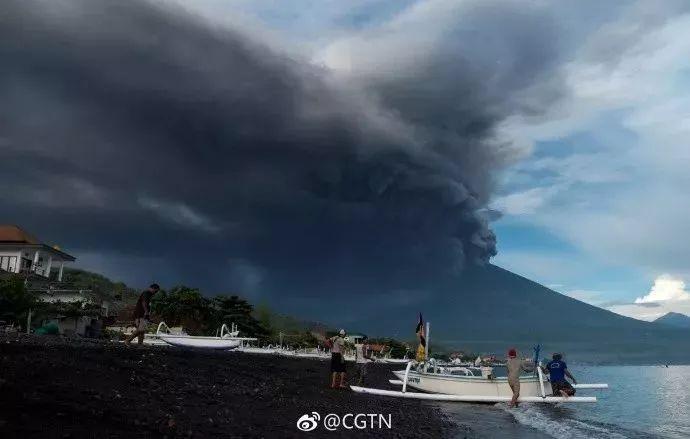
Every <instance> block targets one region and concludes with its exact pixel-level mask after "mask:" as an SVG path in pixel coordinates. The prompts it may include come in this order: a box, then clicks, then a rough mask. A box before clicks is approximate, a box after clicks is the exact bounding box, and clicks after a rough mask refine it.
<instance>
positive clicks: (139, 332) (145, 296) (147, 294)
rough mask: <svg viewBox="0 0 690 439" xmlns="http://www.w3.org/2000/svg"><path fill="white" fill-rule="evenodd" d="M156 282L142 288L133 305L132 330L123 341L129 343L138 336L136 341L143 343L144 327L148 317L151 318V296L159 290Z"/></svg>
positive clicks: (147, 323) (146, 325) (146, 324)
mask: <svg viewBox="0 0 690 439" xmlns="http://www.w3.org/2000/svg"><path fill="white" fill-rule="evenodd" d="M160 289H161V288H160V287H159V286H158V284H151V286H149V287H148V289H146V290H144V291H143V292H142V293H141V295H140V296H139V300H137V305H136V306H135V307H134V315H133V317H134V328H135V329H134V332H133V333H132V335H130V336H129V337H128V338H126V339H125V343H126V344H127V345H129V344H130V343H131V342H132V340H134V339H135V338H137V337H139V341H138V343H139V344H140V345H141V344H142V343H144V334H146V328H147V327H148V326H149V319H150V318H151V298H152V297H153V296H154V294H156V293H157V292H158V291H160Z"/></svg>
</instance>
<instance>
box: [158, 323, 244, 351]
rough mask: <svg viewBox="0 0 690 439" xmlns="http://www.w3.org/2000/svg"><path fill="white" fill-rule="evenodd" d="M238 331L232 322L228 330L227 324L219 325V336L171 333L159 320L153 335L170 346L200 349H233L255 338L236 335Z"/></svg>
mask: <svg viewBox="0 0 690 439" xmlns="http://www.w3.org/2000/svg"><path fill="white" fill-rule="evenodd" d="M163 328H165V331H164V330H163ZM239 333H240V332H239V331H238V330H237V326H235V325H234V324H233V330H232V331H230V329H228V325H226V324H225V323H223V326H221V327H220V337H211V336H208V337H206V336H195V335H187V334H171V333H170V328H168V325H166V324H165V322H160V324H159V325H158V329H157V330H156V334H155V337H156V338H158V339H159V340H163V341H164V342H166V343H167V344H169V345H172V346H178V347H185V348H200V349H235V348H237V347H239V346H240V345H241V344H242V343H243V342H244V341H254V340H256V338H248V337H238V335H239Z"/></svg>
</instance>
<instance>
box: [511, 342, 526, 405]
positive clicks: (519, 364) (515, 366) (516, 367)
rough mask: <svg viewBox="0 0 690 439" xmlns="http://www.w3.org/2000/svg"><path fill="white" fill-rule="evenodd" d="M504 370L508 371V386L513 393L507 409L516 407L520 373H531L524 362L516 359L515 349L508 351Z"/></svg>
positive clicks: (518, 395)
mask: <svg viewBox="0 0 690 439" xmlns="http://www.w3.org/2000/svg"><path fill="white" fill-rule="evenodd" d="M506 368H507V369H508V385H509V386H510V390H512V391H513V399H511V400H510V402H509V403H508V407H517V405H518V402H517V401H518V398H519V397H520V374H521V373H522V372H531V371H532V368H530V367H529V365H528V364H527V362H526V361H524V360H521V359H519V358H518V352H517V350H516V349H515V348H511V349H510V350H509V351H508V360H507V361H506Z"/></svg>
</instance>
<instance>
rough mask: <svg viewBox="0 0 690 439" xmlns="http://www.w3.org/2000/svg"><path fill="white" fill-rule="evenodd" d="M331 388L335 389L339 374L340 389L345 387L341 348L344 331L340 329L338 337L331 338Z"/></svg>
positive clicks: (343, 343)
mask: <svg viewBox="0 0 690 439" xmlns="http://www.w3.org/2000/svg"><path fill="white" fill-rule="evenodd" d="M330 341H331V388H332V389H335V386H336V382H337V376H338V374H340V386H339V387H340V388H341V389H344V388H346V387H347V386H346V385H345V358H343V346H345V330H344V329H341V330H340V332H339V333H338V335H336V336H335V337H331V339H330Z"/></svg>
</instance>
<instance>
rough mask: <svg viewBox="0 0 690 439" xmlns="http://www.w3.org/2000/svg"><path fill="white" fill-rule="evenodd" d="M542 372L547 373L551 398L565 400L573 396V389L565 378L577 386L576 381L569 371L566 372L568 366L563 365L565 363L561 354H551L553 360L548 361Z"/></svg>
mask: <svg viewBox="0 0 690 439" xmlns="http://www.w3.org/2000/svg"><path fill="white" fill-rule="evenodd" d="M542 370H543V372H544V373H547V372H548V374H549V380H550V381H551V390H552V391H553V396H562V397H563V398H567V397H569V396H573V395H574V394H575V389H574V388H573V386H571V385H570V383H569V382H568V381H567V380H566V379H565V377H566V376H567V377H568V378H570V379H571V380H572V381H573V383H574V384H577V381H576V380H575V377H574V376H573V375H572V374H571V373H570V371H568V366H567V365H566V364H565V361H563V356H562V355H561V354H558V353H556V354H553V360H551V361H549V362H548V363H547V364H546V367H542Z"/></svg>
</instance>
